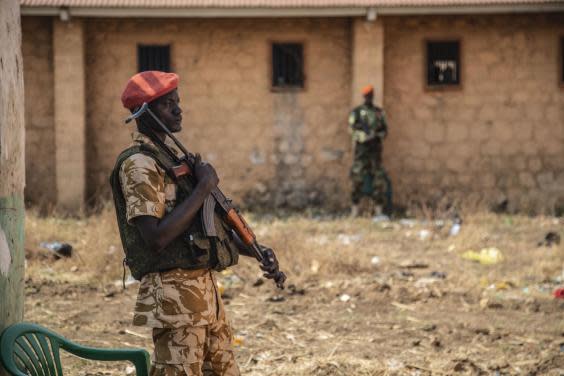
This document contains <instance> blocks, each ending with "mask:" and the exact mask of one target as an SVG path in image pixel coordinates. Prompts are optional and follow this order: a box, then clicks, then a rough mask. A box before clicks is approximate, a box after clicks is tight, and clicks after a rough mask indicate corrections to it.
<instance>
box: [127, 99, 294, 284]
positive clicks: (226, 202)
mask: <svg viewBox="0 0 564 376" xmlns="http://www.w3.org/2000/svg"><path fill="white" fill-rule="evenodd" d="M145 113H147V114H148V115H149V116H150V117H151V118H152V119H153V120H154V121H155V122H156V123H157V124H158V125H159V127H160V128H161V129H162V130H163V131H164V132H165V134H166V135H167V136H168V137H170V139H171V140H172V141H173V142H174V143H175V144H176V146H177V147H178V148H179V149H180V150H181V151H182V153H183V154H184V155H183V156H181V157H179V156H178V155H176V153H174V152H173V151H172V150H171V149H170V148H169V147H168V146H167V145H166V144H165V143H164V142H162V141H161V140H160V139H158V137H154V140H153V141H154V142H155V143H156V144H157V146H159V147H160V148H161V149H162V151H164V152H165V153H167V154H168V155H169V156H170V157H171V158H172V160H173V161H175V162H176V163H178V165H177V166H175V167H174V168H173V169H172V173H173V174H174V176H175V178H176V179H179V178H184V177H191V176H193V172H194V160H195V156H194V154H192V153H190V152H189V151H188V150H187V149H186V148H185V147H184V145H182V144H181V143H180V141H178V139H177V138H176V137H174V135H173V134H172V132H170V131H169V129H168V128H167V127H166V125H164V124H163V122H162V121H161V120H160V119H159V118H158V117H157V116H156V115H155V114H154V112H153V111H151V109H150V108H149V105H148V104H147V103H143V105H142V106H141V108H140V109H139V110H137V111H136V112H134V113H133V114H131V116H129V117H128V118H127V119H126V120H125V122H126V123H129V122H131V121H132V120H134V119H138V118H139V117H141V116H142V115H143V114H145ZM216 208H218V210H219V213H220V214H221V215H222V216H223V218H224V219H225V222H227V223H228V224H229V225H230V226H231V228H232V230H233V231H235V233H236V234H237V235H238V236H239V238H240V239H241V241H242V242H243V244H245V245H246V246H247V247H248V248H249V250H250V251H251V253H252V255H253V256H254V257H255V258H256V259H257V260H258V261H259V262H261V263H263V264H265V263H266V264H268V260H267V259H266V258H267V256H266V254H265V253H264V251H263V250H262V249H261V247H260V245H259V243H258V242H257V237H256V235H255V233H254V232H253V230H251V228H250V227H249V225H248V223H247V221H245V219H244V218H243V216H242V215H241V214H240V213H239V210H237V209H236V208H235V207H234V206H233V204H232V202H231V200H230V199H228V198H227V197H226V196H225V195H224V194H223V192H221V190H220V189H219V188H218V187H215V188H214V189H213V190H212V191H211V194H210V195H209V196H208V197H207V198H206V199H205V200H204V204H203V205H202V210H201V211H200V212H201V216H202V224H203V227H204V233H205V235H206V236H208V237H214V236H217V232H216V230H215V225H214V212H215V210H216ZM285 280H286V275H285V274H284V273H283V272H281V271H278V273H276V275H275V276H274V281H275V282H276V286H278V288H280V289H283V288H284V281H285Z"/></svg>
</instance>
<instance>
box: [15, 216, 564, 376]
mask: <svg viewBox="0 0 564 376" xmlns="http://www.w3.org/2000/svg"><path fill="white" fill-rule="evenodd" d="M36 220H37V221H39V222H40V221H41V220H39V219H36ZM39 222H37V223H39ZM254 222H255V225H256V226H257V232H258V233H260V234H261V235H262V238H264V239H265V243H266V244H271V245H273V246H274V247H275V249H277V250H278V254H279V257H280V259H281V263H282V265H283V267H284V269H286V270H285V271H286V272H287V274H288V276H289V280H288V285H292V286H288V288H287V289H286V290H284V291H282V292H280V291H277V290H276V289H275V288H274V285H273V284H272V283H271V282H270V281H265V283H262V284H260V283H256V281H257V276H258V275H259V272H258V267H257V266H256V265H255V264H254V263H253V262H252V260H249V259H245V260H243V261H242V262H241V265H239V266H237V267H235V268H233V269H232V273H224V274H221V275H219V279H220V280H221V284H222V286H223V288H224V289H225V290H224V296H225V302H226V304H227V306H226V308H227V310H228V314H229V317H230V319H231V321H232V323H233V327H234V333H235V346H236V353H237V360H238V362H239V365H240V368H241V371H242V373H243V374H245V375H563V374H564V315H563V313H564V300H563V299H555V298H554V296H553V295H552V293H553V291H554V290H555V289H556V288H558V287H564V286H563V284H564V281H563V279H562V278H563V277H564V276H563V275H562V274H563V272H564V270H563V266H564V248H563V245H562V244H560V245H552V246H551V247H547V246H544V245H543V246H537V243H538V240H540V239H542V238H543V236H544V235H545V233H546V232H547V231H557V232H558V231H560V232H562V222H561V220H559V219H555V218H533V219H530V218H517V217H503V216H492V215H486V216H475V217H471V218H468V219H466V220H465V222H464V224H463V227H462V231H461V232H460V234H458V235H457V236H449V235H448V228H449V226H450V224H449V223H448V222H447V223H440V222H421V221H414V222H406V221H403V222H400V221H394V222H386V223H372V222H371V221H369V220H367V219H359V220H349V219H348V218H341V219H339V218H337V219H334V218H333V219H332V218H327V219H323V218H318V219H303V218H290V219H285V220H273V219H269V220H266V219H262V220H261V219H255V221H254ZM37 223H36V224H37ZM39 226H40V224H39ZM108 236H109V237H110V238H112V237H113V236H115V235H108ZM66 240H67V241H69V242H71V243H72V242H75V244H80V242H79V240H78V239H66ZM31 241H34V240H33V239H32V240H31ZM108 241H109V242H110V243H111V242H114V241H115V239H114V240H108ZM115 244H119V243H115ZM33 247H34V244H28V248H30V249H31V248H33ZM483 247H497V248H498V249H499V251H500V252H501V253H502V255H503V258H502V259H501V260H499V261H498V262H496V263H493V264H491V265H484V264H480V263H477V262H474V261H470V260H466V259H464V258H463V257H462V255H463V254H464V253H465V252H466V251H467V250H471V249H472V250H475V251H479V250H480V249H481V248H483ZM119 251H120V252H121V249H120V250H119ZM77 252H78V253H80V254H81V257H82V259H83V261H84V262H81V261H80V260H79V259H78V256H76V255H73V256H72V257H71V258H70V259H69V260H59V261H53V260H51V259H45V258H42V257H38V256H37V253H38V251H37V250H34V251H33V252H32V251H30V255H32V256H30V258H29V259H28V275H27V279H26V308H25V309H26V313H25V319H26V320H27V321H33V322H37V323H40V324H42V325H45V326H47V327H49V328H51V329H53V330H55V331H57V332H60V333H61V334H63V335H65V336H67V337H68V338H69V339H72V340H74V341H76V342H79V343H83V344H88V345H91V346H99V347H143V348H146V349H147V350H149V351H151V346H152V343H151V338H150V332H149V329H145V328H138V327H133V326H131V318H132V308H133V304H134V300H135V296H136V285H135V284H133V285H131V286H129V287H128V288H127V289H126V290H122V288H121V286H120V285H119V284H120V283H121V281H120V280H119V278H116V277H117V276H118V275H119V270H120V269H119V266H118V267H116V268H115V270H113V271H108V272H107V274H109V275H110V276H111V278H110V279H108V278H107V277H102V274H99V275H98V276H96V273H97V271H95V270H94V271H92V270H91V269H92V268H91V267H89V258H88V257H90V256H88V255H90V252H89V251H88V248H87V247H83V248H80V247H79V248H78V249H77ZM98 253H99V257H104V255H105V254H106V253H107V250H106V249H99V250H98ZM92 257H94V256H92ZM92 265H98V264H97V263H92ZM73 266H75V268H74V269H73V270H74V271H70V270H71V268H73ZM92 274H94V277H93V276H92ZM115 282H118V285H116V284H115ZM64 363H65V364H66V367H67V370H68V371H67V372H66V374H69V375H125V374H126V372H127V371H126V366H127V365H126V364H124V363H99V362H90V361H85V360H81V359H77V358H74V357H70V356H65V358H64Z"/></svg>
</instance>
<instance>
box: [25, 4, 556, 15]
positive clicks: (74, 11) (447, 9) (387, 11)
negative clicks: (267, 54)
mask: <svg viewBox="0 0 564 376" xmlns="http://www.w3.org/2000/svg"><path fill="white" fill-rule="evenodd" d="M61 12H68V14H70V15H71V16H72V17H109V18H127V17H143V18H265V17H274V18H280V17H359V16H368V15H369V14H371V15H374V14H376V15H382V16H387V15H394V16H398V15H401V16H408V15H447V14H452V15H454V14H502V13H506V14H507V13H509V14H510V13H543V12H564V2H554V3H543V4H538V3H537V4H496V5H462V6H460V5H457V6H454V5H451V6H397V7H369V8H366V7H346V8H335V7H315V8H140V7H122V8H116V7H69V8H67V7H64V8H62V7H29V6H22V7H21V15H22V16H58V15H60V14H61Z"/></svg>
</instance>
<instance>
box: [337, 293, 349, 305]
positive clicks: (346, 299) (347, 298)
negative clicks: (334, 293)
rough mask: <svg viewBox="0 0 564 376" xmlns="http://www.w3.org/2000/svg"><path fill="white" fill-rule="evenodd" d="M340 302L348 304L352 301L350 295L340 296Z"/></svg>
mask: <svg viewBox="0 0 564 376" xmlns="http://www.w3.org/2000/svg"><path fill="white" fill-rule="evenodd" d="M339 300H340V301H342V302H343V303H346V302H348V301H349V300H351V296H350V295H348V294H342V295H341V296H339Z"/></svg>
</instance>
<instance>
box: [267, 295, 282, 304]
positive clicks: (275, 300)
mask: <svg viewBox="0 0 564 376" xmlns="http://www.w3.org/2000/svg"><path fill="white" fill-rule="evenodd" d="M267 300H268V301H269V302H273V303H280V302H283V301H285V300H286V298H285V297H284V296H282V295H274V296H271V297H270V298H268V299H267Z"/></svg>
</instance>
